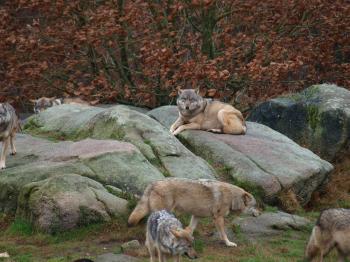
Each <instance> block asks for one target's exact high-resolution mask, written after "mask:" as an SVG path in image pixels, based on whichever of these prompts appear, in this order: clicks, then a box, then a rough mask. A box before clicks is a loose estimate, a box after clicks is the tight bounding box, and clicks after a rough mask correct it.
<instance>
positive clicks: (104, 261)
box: [95, 253, 141, 262]
mask: <svg viewBox="0 0 350 262" xmlns="http://www.w3.org/2000/svg"><path fill="white" fill-rule="evenodd" d="M137 261H141V260H140V259H138V258H136V257H132V256H127V255H123V254H113V253H106V254H103V255H99V256H98V257H96V259H95V262H137Z"/></svg>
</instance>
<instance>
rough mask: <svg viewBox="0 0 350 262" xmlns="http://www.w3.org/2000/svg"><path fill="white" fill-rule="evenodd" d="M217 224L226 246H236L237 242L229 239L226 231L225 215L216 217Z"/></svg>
mask: <svg viewBox="0 0 350 262" xmlns="http://www.w3.org/2000/svg"><path fill="white" fill-rule="evenodd" d="M215 225H216V228H217V229H218V231H219V234H220V237H221V239H222V240H223V241H225V244H226V246H228V247H236V246H237V244H236V243H234V242H231V241H230V240H228V238H227V235H226V232H225V220H224V217H222V216H220V217H217V218H215Z"/></svg>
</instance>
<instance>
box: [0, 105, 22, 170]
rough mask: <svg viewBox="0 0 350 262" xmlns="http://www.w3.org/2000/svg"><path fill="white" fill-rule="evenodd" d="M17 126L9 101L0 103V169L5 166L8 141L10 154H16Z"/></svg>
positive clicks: (14, 113) (15, 116)
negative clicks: (0, 146)
mask: <svg viewBox="0 0 350 262" xmlns="http://www.w3.org/2000/svg"><path fill="white" fill-rule="evenodd" d="M18 126H19V122H18V118H17V115H16V112H15V109H14V108H13V107H12V106H11V105H10V104H9V103H0V140H1V141H2V150H1V156H0V169H4V168H6V165H5V161H6V153H7V148H8V146H9V143H10V145H11V154H12V155H15V154H16V148H15V144H14V143H13V140H14V139H15V135H16V131H17V128H18Z"/></svg>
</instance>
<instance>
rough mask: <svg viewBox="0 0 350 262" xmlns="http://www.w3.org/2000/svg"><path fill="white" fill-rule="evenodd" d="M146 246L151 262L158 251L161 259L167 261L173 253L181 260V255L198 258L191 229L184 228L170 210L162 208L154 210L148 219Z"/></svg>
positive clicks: (176, 259)
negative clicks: (167, 257)
mask: <svg viewBox="0 0 350 262" xmlns="http://www.w3.org/2000/svg"><path fill="white" fill-rule="evenodd" d="M146 246H147V248H148V251H149V254H150V257H151V262H153V261H155V254H156V252H157V253H158V258H159V261H160V262H162V261H165V260H166V256H168V255H171V256H173V257H174V258H175V261H180V256H181V255H186V256H188V257H189V258H197V254H196V251H195V250H194V249H193V236H192V233H191V229H189V228H186V229H183V227H182V224H181V222H180V221H179V220H178V219H177V218H176V217H175V216H174V215H173V214H171V213H170V212H168V211H166V210H160V211H156V212H153V213H152V214H151V215H150V216H149V218H148V220H147V232H146Z"/></svg>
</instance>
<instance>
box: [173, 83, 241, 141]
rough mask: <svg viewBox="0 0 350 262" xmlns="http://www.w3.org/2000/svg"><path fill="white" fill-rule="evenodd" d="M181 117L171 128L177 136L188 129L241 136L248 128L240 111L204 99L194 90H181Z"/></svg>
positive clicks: (178, 102)
mask: <svg viewBox="0 0 350 262" xmlns="http://www.w3.org/2000/svg"><path fill="white" fill-rule="evenodd" d="M176 102H177V108H178V110H179V117H178V119H177V120H176V121H175V123H174V124H173V125H172V126H171V127H170V132H171V133H172V134H173V135H177V134H179V133H180V132H182V131H183V130H186V129H200V130H205V131H211V132H215V133H225V134H233V135H240V134H245V133H246V131H247V127H246V124H245V121H244V118H243V115H242V113H241V112H240V111H238V110H237V109H236V108H234V107H233V106H231V105H229V104H225V103H222V102H220V101H210V100H207V99H203V98H202V97H201V96H200V95H199V94H198V91H197V92H196V91H195V90H193V89H184V90H179V96H178V98H177V101H176Z"/></svg>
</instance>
